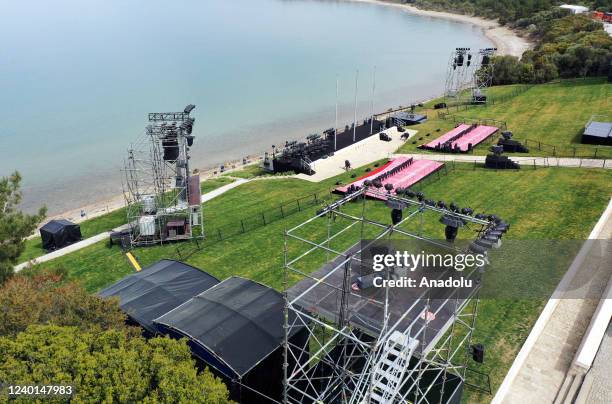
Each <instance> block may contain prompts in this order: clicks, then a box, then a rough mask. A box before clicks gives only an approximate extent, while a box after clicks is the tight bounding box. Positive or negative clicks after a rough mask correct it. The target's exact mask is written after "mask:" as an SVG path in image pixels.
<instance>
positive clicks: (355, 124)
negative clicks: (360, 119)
mask: <svg viewBox="0 0 612 404" xmlns="http://www.w3.org/2000/svg"><path fill="white" fill-rule="evenodd" d="M358 81H359V69H357V72H356V74H355V116H354V117H353V143H355V132H356V130H357V82H358Z"/></svg>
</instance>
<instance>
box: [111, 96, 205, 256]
mask: <svg viewBox="0 0 612 404" xmlns="http://www.w3.org/2000/svg"><path fill="white" fill-rule="evenodd" d="M193 108H195V106H194V105H188V106H187V107H186V108H185V110H184V111H183V112H164V113H150V114H149V116H148V118H149V122H150V124H149V125H148V126H147V127H146V129H145V133H144V134H142V135H141V136H140V137H139V138H138V139H137V140H136V141H135V142H134V143H132V144H131V145H130V148H129V149H128V157H127V158H126V159H125V161H124V168H123V170H122V171H123V194H124V197H125V201H126V207H127V222H128V229H129V234H130V242H131V246H132V247H134V246H143V245H152V244H161V243H164V242H170V241H179V240H189V239H194V238H203V237H204V223H203V214H202V208H201V205H200V181H199V175H197V174H196V175H194V174H193V173H192V172H191V171H190V169H189V157H190V156H189V148H190V146H191V145H192V144H193V138H194V136H193V135H192V129H193V124H194V121H195V119H194V118H192V117H190V112H191V111H192V110H193Z"/></svg>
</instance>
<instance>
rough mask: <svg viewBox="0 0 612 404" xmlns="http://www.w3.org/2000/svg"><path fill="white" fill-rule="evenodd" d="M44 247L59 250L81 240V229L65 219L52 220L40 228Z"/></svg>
mask: <svg viewBox="0 0 612 404" xmlns="http://www.w3.org/2000/svg"><path fill="white" fill-rule="evenodd" d="M40 238H41V239H42V247H43V248H44V249H45V250H48V251H49V250H57V249H59V248H62V247H66V246H67V245H70V244H72V243H75V242H77V241H79V240H81V239H82V238H83V237H82V236H81V227H80V226H79V225H78V224H74V223H72V222H70V221H68V220H65V219H58V220H51V221H50V222H49V223H47V224H45V225H44V226H43V227H41V228H40Z"/></svg>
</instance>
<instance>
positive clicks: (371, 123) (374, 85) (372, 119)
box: [370, 66, 376, 135]
mask: <svg viewBox="0 0 612 404" xmlns="http://www.w3.org/2000/svg"><path fill="white" fill-rule="evenodd" d="M374 91H376V66H374V72H373V73H372V101H371V102H370V135H371V134H372V132H373V131H374Z"/></svg>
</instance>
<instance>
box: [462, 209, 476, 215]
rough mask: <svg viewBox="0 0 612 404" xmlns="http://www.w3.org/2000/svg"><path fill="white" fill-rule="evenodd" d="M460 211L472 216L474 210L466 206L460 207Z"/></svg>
mask: <svg viewBox="0 0 612 404" xmlns="http://www.w3.org/2000/svg"><path fill="white" fill-rule="evenodd" d="M461 213H463V214H464V215H466V216H472V214H473V213H474V211H473V210H472V209H470V208H467V207H466V208H463V209H461Z"/></svg>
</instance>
